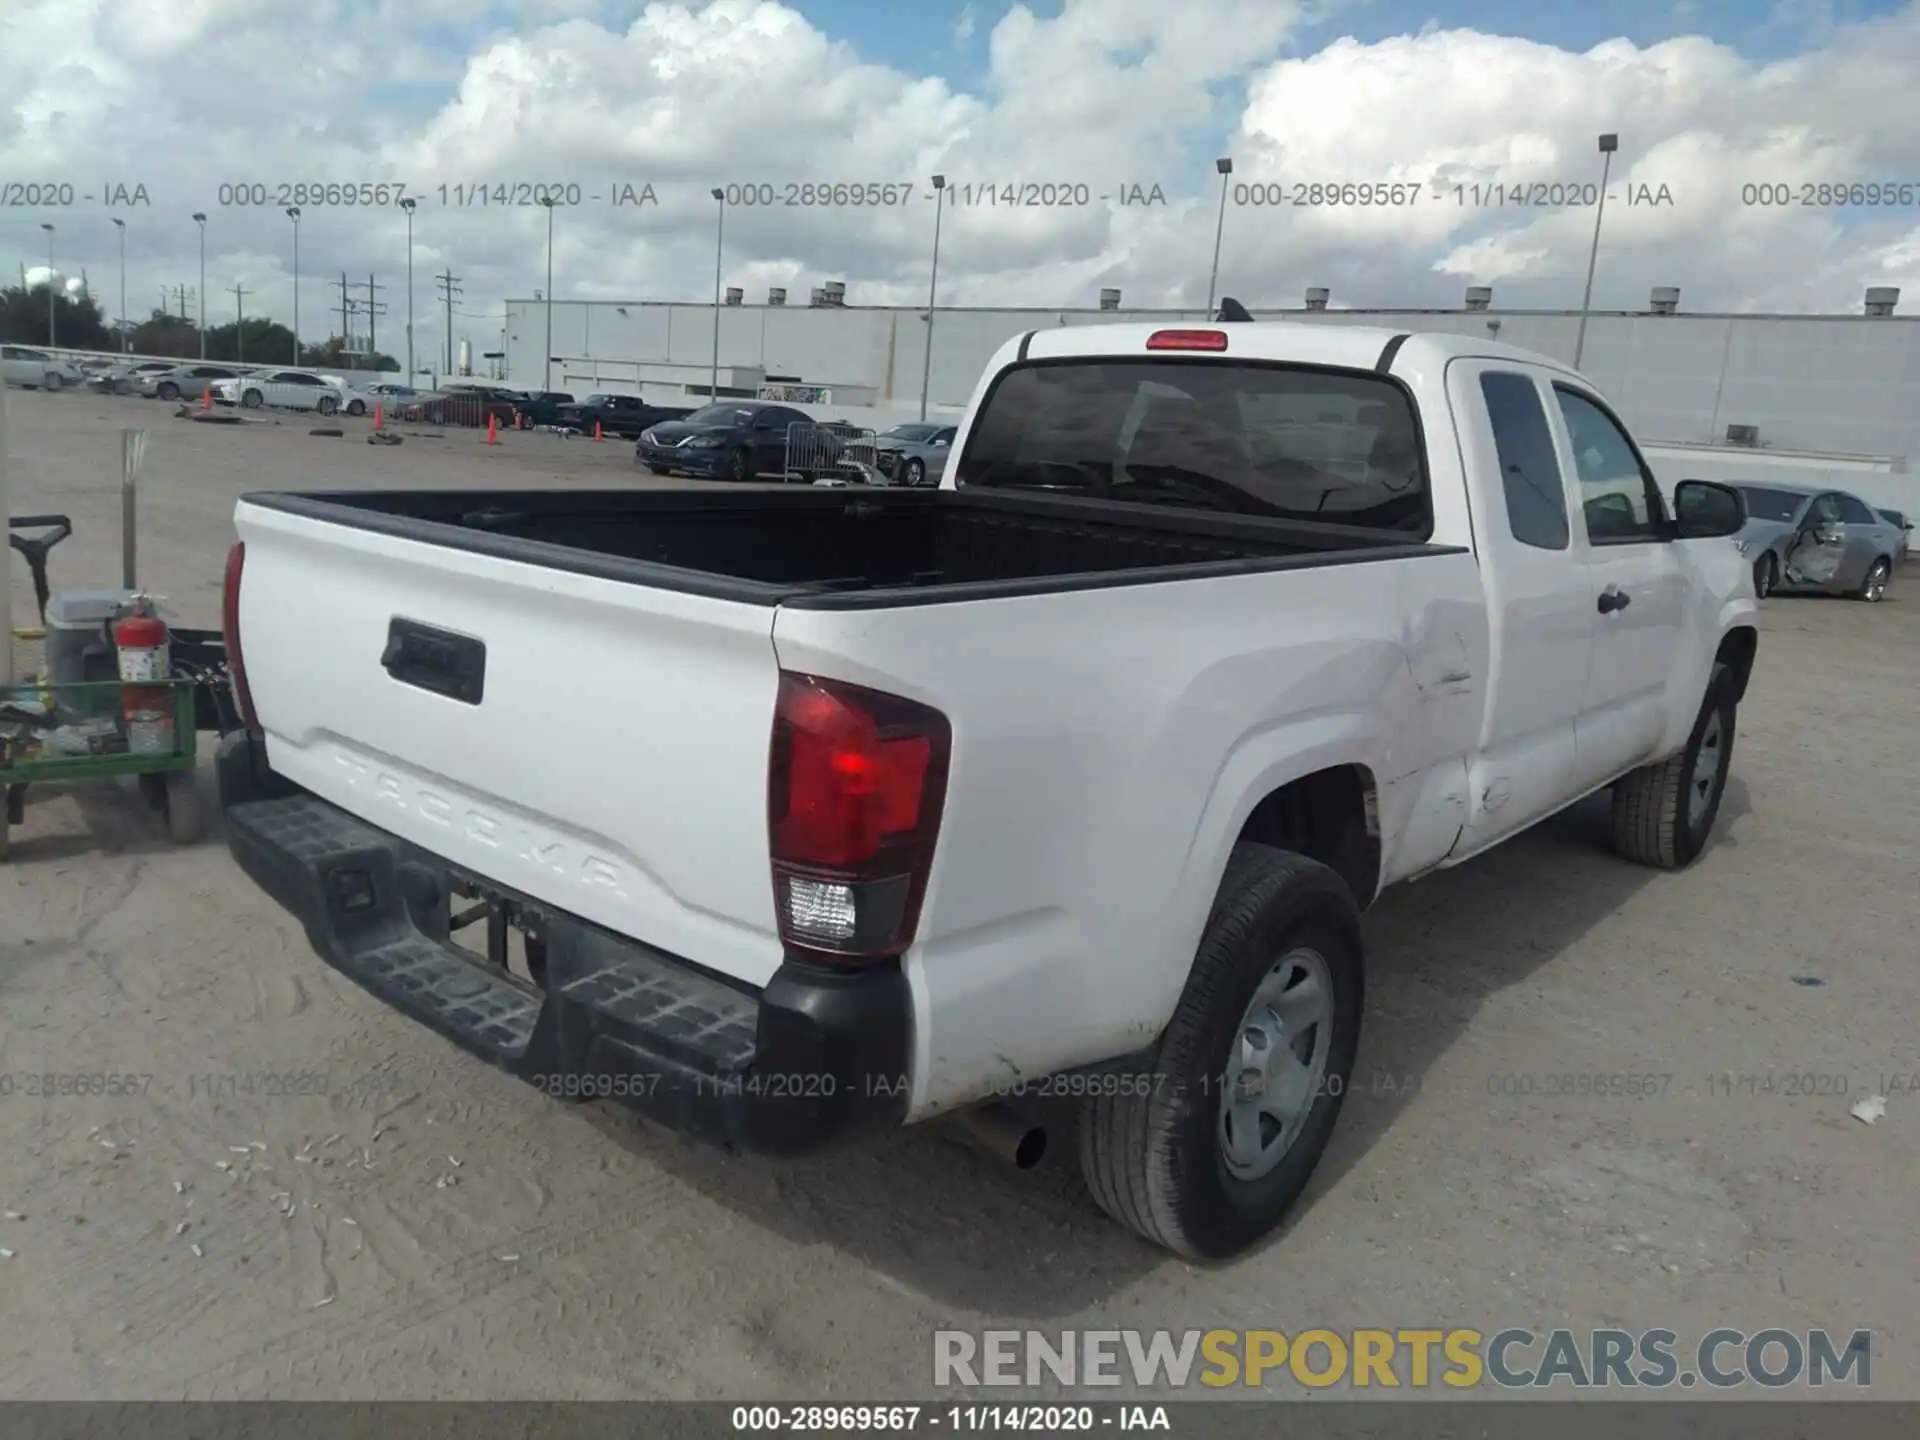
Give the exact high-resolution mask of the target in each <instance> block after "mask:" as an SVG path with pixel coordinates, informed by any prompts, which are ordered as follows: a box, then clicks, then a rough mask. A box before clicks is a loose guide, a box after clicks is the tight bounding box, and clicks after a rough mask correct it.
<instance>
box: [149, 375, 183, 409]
mask: <svg viewBox="0 0 1920 1440" xmlns="http://www.w3.org/2000/svg"><path fill="white" fill-rule="evenodd" d="M154 394H156V395H158V396H159V397H160V398H161V399H162V400H165V401H166V402H167V403H168V404H172V403H173V402H174V401H175V400H178V399H179V398H180V387H179V386H178V385H176V384H174V383H173V381H171V380H162V381H161V382H160V384H159V386H158V388H156V389H155V391H154Z"/></svg>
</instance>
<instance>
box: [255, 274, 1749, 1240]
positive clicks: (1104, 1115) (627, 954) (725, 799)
mask: <svg viewBox="0 0 1920 1440" xmlns="http://www.w3.org/2000/svg"><path fill="white" fill-rule="evenodd" d="M1223 314H1224V312H1223ZM952 450H953V454H954V456H955V457H956V458H955V461H954V463H952V464H950V465H949V466H948V468H947V472H946V474H945V476H944V477H943V479H942V484H941V486H940V487H939V488H938V489H933V490H909V489H905V488H885V489H878V490H872V489H825V488H822V489H814V488H808V489H803V490H796V489H782V488H779V487H776V486H764V487H756V488H752V489H747V488H740V487H710V486H699V485H686V486H683V487H678V488H671V489H649V490H644V491H631V490H606V491H599V490H583V491H561V492H555V491H533V490H529V491H524V492H517V491H506V492H503V491H478V490H476V491H472V492H439V491H425V490H421V491H386V492H355V493H324V494H321V493H281V492H263V493H255V494H249V495H247V496H245V497H243V498H242V499H241V500H240V501H239V503H238V505H237V507H236V510H235V517H234V518H235V526H236V529H237V532H238V543H237V544H235V545H234V547H233V549H232V552H231V556H230V558H229V561H228V570H227V583H226V597H225V624H226V632H227V645H228V652H229V657H230V664H231V667H232V671H233V675H234V678H235V682H236V686H237V690H238V694H239V697H240V701H241V704H242V705H243V706H244V712H245V724H244V727H243V728H241V729H238V730H236V731H235V732H234V733H232V734H231V735H229V736H227V737H225V739H224V740H223V742H222V746H221V753H220V763H219V771H220V781H221V789H222V797H223V803H224V807H225V811H226V818H227V822H228V831H229V835H230V846H231V849H232V853H233V855H234V856H235V858H236V859H237V861H238V863H239V864H240V865H241V866H242V867H243V868H244V869H245V871H246V872H247V873H248V874H249V875H251V876H252V877H254V879H255V880H256V881H258V883H260V884H261V885H262V886H264V887H265V888H266V889H267V890H268V891H269V892H270V893H271V894H272V895H273V896H274V897H276V898H277V899H278V901H279V902H280V903H282V904H283V905H285V906H286V907H287V908H288V909H289V910H290V911H292V913H293V914H294V915H295V916H297V917H298V918H299V920H300V922H301V923H302V924H303V926H304V927H305V930H306V933H307V936H308V938H309V940H310V942H311V944H312V945H313V947H314V949H315V950H316V951H318V953H319V955H320V957H321V959H323V960H324V961H325V962H326V963H327V964H329V965H331V966H333V967H334V968H336V969H338V970H340V971H342V972H343V973H344V974H346V975H347V976H349V977H351V978H352V979H353V980H355V981H357V982H358V983H359V984H360V985H361V986H363V987H365V989H367V990H368V991H371V992H372V993H373V994H374V995H376V996H378V997H380V998H381V999H383V1000H385V1001H386V1002H388V1003H389V1004H391V1005H393V1006H395V1007H397V1008H399V1009H400V1010H402V1011H404V1012H406V1013H408V1014H409V1015H411V1016H413V1017H414V1018H415V1019H417V1020H419V1021H420V1022H422V1023H424V1024H426V1025H428V1026H430V1027H432V1028H433V1029H434V1030H436V1031H438V1032H439V1033H440V1034H441V1035H443V1036H444V1037H446V1038H447V1039H448V1040H451V1041H453V1042H454V1043H456V1044H458V1045H460V1046H462V1047H464V1048H465V1049H466V1050H468V1051H470V1052H472V1054H474V1055H475V1056H478V1057H480V1058H481V1059H483V1060H486V1061H490V1062H491V1063H493V1064H495V1065H497V1066H500V1067H503V1068H504V1069H506V1070H508V1071H510V1072H513V1073H515V1074H518V1075H520V1076H523V1077H526V1078H528V1079H530V1080H532V1081H533V1082H535V1083H536V1084H538V1085H539V1086H540V1087H541V1088H542V1089H545V1090H548V1091H549V1092H550V1093H554V1094H559V1095H563V1096H611V1097H614V1098H618V1099H620V1100H622V1101H624V1102H626V1103H629V1104H631V1105H632V1106H634V1107H635V1108H637V1109H638V1110H640V1111H641V1112H643V1113H644V1114H646V1115H649V1116H652V1117H653V1118H654V1119H656V1120H658V1121H661V1122H664V1123H665V1124H666V1125H668V1126H671V1127H674V1128H677V1129H680V1130H682V1131H685V1132H689V1133H691V1134H694V1135H696V1136H700V1137H704V1138H706V1139H709V1140H713V1141H717V1142H720V1143H723V1144H729V1145H735V1146H738V1147H741V1148H745V1149H749V1150H758V1151H763V1152H771V1153H787V1154H791V1153H795V1152H801V1151H808V1150H813V1149H816V1148H818V1147H821V1146H824V1145H827V1144H828V1143H830V1142H833V1141H836V1140H839V1139H841V1138H843V1137H846V1136H849V1135H853V1134H856V1133H862V1132H866V1131H869V1130H871V1129H873V1128H875V1127H888V1126H897V1125H900V1124H903V1123H906V1124H912V1123H918V1122H922V1121H926V1120H929V1119H932V1118H933V1117H936V1116H942V1115H948V1114H954V1115H958V1116H967V1115H972V1116H974V1117H976V1118H975V1121H974V1122H973V1123H975V1124H976V1125H979V1124H981V1123H982V1122H981V1121H980V1119H979V1117H984V1116H993V1117H1004V1116H1007V1115H1009V1114H1015V1113H1017V1112H1018V1111H1019V1110H1020V1108H1021V1104H1022V1102H1023V1100H1030V1098H1031V1096H1032V1095H1033V1094H1035V1093H1038V1092H1040V1091H1042V1090H1043V1089H1045V1090H1050V1091H1051V1092H1052V1093H1055V1094H1060V1093H1064V1094H1067V1095H1070V1096H1073V1097H1075V1098H1074V1102H1073V1103H1075V1104H1077V1105H1078V1106H1079V1108H1080V1114H1079V1117H1078V1125H1077V1134H1078V1148H1079V1154H1080V1159H1081V1163H1082V1167H1083V1169H1084V1172H1085V1175H1086V1179H1087V1181H1088V1183H1089V1185H1090V1188H1091V1190H1092V1192H1093V1194H1094V1196H1095V1197H1096V1198H1097V1200H1098V1201H1099V1203H1100V1204H1101V1205H1102V1206H1103V1207H1104V1208H1105V1209H1106V1210H1107V1211H1108V1212H1109V1213H1110V1214H1111V1215H1113V1216H1114V1217H1115V1218H1116V1219H1118V1220H1119V1221H1121V1222H1123V1223H1125V1224H1126V1225H1129V1226H1131V1227H1133V1228H1134V1229H1135V1230H1136V1231H1138V1232H1139V1233H1141V1234H1142V1235H1144V1236H1146V1237H1148V1238H1149V1239H1150V1240H1153V1241H1155V1242H1158V1243H1160V1244H1162V1245H1164V1246H1166V1247H1169V1248H1170V1249H1172V1250H1174V1251H1176V1252H1178V1253H1181V1254H1183V1255H1186V1256H1190V1257H1195V1258H1203V1259H1204V1258H1219V1257H1226V1256H1231V1255H1233V1254H1235V1253H1237V1252H1240V1251H1242V1250H1244V1249H1245V1248H1247V1247H1248V1246H1250V1245H1252V1244H1253V1243H1254V1242H1256V1241H1257V1240H1258V1239H1259V1238H1260V1237H1261V1236H1263V1235H1264V1234H1266V1233H1268V1232H1269V1231H1270V1230H1271V1229H1272V1228H1273V1227H1274V1226H1275V1224H1276V1223H1277V1221H1278V1220H1279V1218H1280V1217H1281V1215H1282V1213H1283V1212H1284V1211H1285V1210H1286V1208H1287V1207H1288V1205H1289V1203H1290V1202H1291V1201H1292V1200H1294V1198H1295V1197H1296V1196H1298V1195H1299V1193H1300V1192H1301V1190H1302V1189H1303V1187H1304V1186H1305V1185H1306V1183H1307V1180H1308V1177H1309V1175H1310V1174H1311V1172H1312V1170H1313V1167H1314V1165H1315V1163H1316V1161H1317V1160H1318V1158H1319V1156H1320V1154H1321V1152H1322V1151H1323V1149H1324V1148H1325V1146H1326V1144H1327V1141H1328V1137H1329V1134H1330V1133H1331V1131H1332V1130H1333V1128H1334V1125H1335V1121H1336V1118H1337V1116H1338V1114H1339V1111H1340V1104H1341V1096H1342V1093H1343V1090H1344V1088H1345V1087H1344V1082H1345V1080H1346V1078H1347V1076H1348V1074H1349V1072H1350V1069H1351V1067H1352V1065H1353V1063H1354V1055H1355V1049H1356V1045H1357V1043H1358V1039H1359V1029H1360V1021H1361V1008H1362V1006H1361V1001H1362V993H1363V983H1362V981H1363V976H1362V954H1361V937H1360V929H1359V926H1358V923H1357V921H1358V916H1359V914H1360V912H1361V910H1362V909H1363V908H1364V907H1366V906H1368V905H1370V904H1372V903H1373V901H1374V900H1375V898H1376V897H1377V896H1378V895H1379V894H1380V892H1381V891H1382V890H1383V889H1384V888H1385V887H1386V886H1389V885H1392V884H1395V883H1397V882H1400V881H1404V880H1409V879H1412V878H1413V877H1415V876H1419V875H1422V874H1424V873H1427V872H1429V871H1433V870H1436V869H1439V868H1442V867H1446V866H1451V865H1457V864H1460V863H1461V862H1463V861H1466V860H1469V859H1471V858H1472V857H1473V856H1475V855H1478V854H1480V853H1481V852H1483V851H1485V850H1486V849H1488V848H1489V847H1490V846H1493V845H1497V844H1499V843H1500V842H1501V841H1503V840H1506V839H1508V838H1509V837H1510V836H1512V835H1514V834H1515V833H1516V832H1518V831H1520V830H1523V829H1525V828H1526V827H1528V826H1530V825H1532V824H1534V823H1536V822H1537V821H1539V820H1541V819H1542V818H1543V817H1545V816H1548V815H1551V814H1553V813H1554V812H1555V811H1558V810H1561V809H1563V808H1565V807H1567V806H1569V805H1571V804H1573V803H1575V802H1576V801H1579V800H1580V799H1582V797H1585V796H1587V795H1590V794H1593V793H1595V792H1598V791H1602V790H1609V789H1610V790H1611V806H1612V809H1611V815H1612V840H1613V844H1614V845H1615V846H1616V847H1617V849H1618V850H1619V851H1620V853H1621V854H1622V855H1623V856H1624V857H1626V859H1628V860H1629V861H1634V862H1639V863H1641V864H1645V865H1651V866H1658V867H1665V868H1669V869H1678V868H1680V867H1684V866H1686V865H1687V864H1689V862H1691V861H1692V860H1693V859H1694V858H1695V857H1696V856H1697V855H1698V854H1699V853H1700V852H1701V849H1702V847H1703V846H1705V845H1706V844H1707V841H1708V837H1709V832H1710V831H1711V830H1712V828H1713V825H1714V820H1715V816H1716V813H1717V811H1718V809H1719V806H1720V801H1721V796H1722V794H1723V793H1724V787H1725V785H1726V781H1727V773H1728V764H1729V762H1730V759H1731V755H1732V749H1733V741H1734V728H1735V723H1734V721H1735V707H1736V706H1737V705H1738V704H1739V703H1740V700H1741V698H1742V696H1743V694H1744V692H1745V690H1746V688H1747V681H1748V676H1749V674H1750V673H1751V671H1752V668H1753V662H1754V652H1755V644H1756V631H1755V620H1756V611H1757V605H1756V602H1755V599H1754V594H1753V582H1752V577H1751V575H1750V574H1749V572H1748V567H1747V565H1746V563H1745V561H1744V560H1743V559H1742V557H1741V556H1740V555H1739V553H1738V552H1737V551H1736V549H1735V548H1734V545H1733V543H1732V541H1731V539H1730V537H1731V536H1732V535H1734V534H1735V533H1736V532H1737V531H1738V530H1739V529H1740V527H1741V525H1742V523H1743V521H1744V516H1745V511H1744V506H1743V503H1742V501H1741V500H1740V497H1739V496H1738V494H1737V493H1735V492H1734V491H1732V490H1729V489H1727V488H1726V487H1723V486H1718V485H1712V484H1708V483H1705V482H1698V481H1685V482H1682V483H1681V484H1679V485H1678V486H1676V487H1675V490H1674V493H1673V496H1672V499H1671V502H1669V501H1668V499H1667V498H1666V497H1664V496H1663V494H1662V492H1661V490H1660V488H1659V487H1658V486H1657V485H1656V484H1655V481H1654V477H1653V474H1652V472H1651V471H1650V470H1649V468H1648V466H1647V463H1646V461H1645V460H1644V459H1643V458H1642V455H1641V453H1640V450H1639V448H1638V447H1637V446H1636V444H1635V442H1634V441H1633V439H1632V437H1631V436H1630V435H1629V433H1628V431H1627V428H1626V427H1625V426H1624V425H1623V424H1622V423H1621V422H1620V420H1619V419H1618V417H1617V415H1616V414H1615V412H1614V410H1613V409H1612V408H1611V407H1610V406H1609V405H1608V403H1607V401H1606V399H1605V398H1604V397H1603V396H1602V395H1601V394H1600V393H1599V391H1598V390H1596V389H1595V388H1594V386H1592V385H1591V384H1590V383H1589V382H1588V381H1587V380H1585V379H1584V378H1582V376H1581V375H1579V374H1578V373H1576V372H1575V371H1573V370H1570V369H1568V368H1567V367H1565V366H1564V365H1562V364H1560V363H1558V362H1557V361H1555V360H1552V359H1549V358H1547V357H1545V356H1543V355H1538V354H1534V353H1531V352H1528V351H1524V350H1520V349H1516V348H1513V347H1511V346H1506V345H1501V344H1498V343H1490V342H1488V341H1486V340H1480V339H1475V338H1469V337H1460V336H1450V335H1434V334H1420V335H1405V334H1394V333H1390V332H1387V331H1384V330H1371V329H1363V328H1357V327H1356V328H1351V329H1349V328H1345V327H1331V326H1325V327H1323V326H1317V325H1315V326H1308V325H1300V324H1275V323H1239V322H1238V316H1235V317H1234V319H1232V320H1225V319H1223V320H1222V322H1220V323H1216V324H1214V325H1209V326H1200V327H1197V328H1165V327H1154V326H1142V325H1118V326H1086V327H1079V328H1073V327H1069V328H1050V329H1045V330H1037V331H1035V332H1033V333H1032V334H1029V335H1026V336H1023V337H1020V338H1018V339H1017V340H1014V341H1012V342H1010V343H1009V344H1008V345H1007V346H1006V347H1005V348H1004V349H1003V350H1002V351H1001V352H1000V353H999V354H998V355H997V356H996V357H995V359H994V360H993V361H992V363H991V365H990V366H989V368H988V369H987V371H986V372H985V374H984V376H983V377H982V379H981V381H980V384H979V386H978V388H977V390H976V393H975V394H974V397H973V399H972V402H971V404H970V405H969V407H968V409H967V411H966V414H965V417H964V419H963V420H962V422H961V423H960V425H959V427H958V432H957V435H956V437H955V440H954V442H953V445H952ZM316 597H324V599H323V600H321V601H320V602H319V603H323V604H324V606H325V610H326V624H325V625H324V626H320V627H316V626H315V625H314V623H313V618H314V606H315V604H316ZM1521 903H1524V901H1522V902H1521ZM481 918H484V920H485V922H486V928H487V937H486V946H485V950H484V953H483V952H482V951H481V949H480V948H479V946H478V943H477V941H473V940H472V939H471V936H472V932H471V931H467V932H465V933H466V934H467V935H468V937H469V939H468V940H467V941H466V942H463V941H462V940H461V939H459V938H458V937H457V936H456V932H457V931H460V929H461V927H463V926H467V925H469V924H472V925H476V926H477V925H478V924H479V920H480V919H481ZM515 937H523V938H519V939H516V938H515ZM509 942H511V943H513V944H517V945H521V946H522V947H523V949H524V963H523V964H522V965H521V966H520V967H519V968H516V967H515V966H514V965H513V964H512V963H510V954H509ZM514 953H515V954H518V953H519V952H514ZM523 972H524V973H523ZM1020 1123H1025V1122H1024V1121H1022V1122H1020ZM982 1133H985V1130H984V1129H983V1131H982ZM1000 1133H1002V1134H1005V1133H1007V1132H1006V1131H1005V1130H1004V1128H1003V1129H1002V1130H1001V1131H1000ZM1019 1149H1020V1150H1021V1151H1022V1152H1023V1153H1027V1154H1030V1153H1031V1150H1032V1147H1031V1146H1030V1145H1027V1144H1026V1143H1024V1141H1023V1143H1022V1144H1021V1145H1020V1146H1019Z"/></svg>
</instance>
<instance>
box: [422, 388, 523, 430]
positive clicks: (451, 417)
mask: <svg viewBox="0 0 1920 1440" xmlns="http://www.w3.org/2000/svg"><path fill="white" fill-rule="evenodd" d="M518 411H519V396H518V393H517V392H516V391H512V390H508V389H506V388H504V387H503V386H499V385H477V384H475V385H463V384H458V383H453V384H448V385H446V386H444V387H442V389H441V390H440V391H439V392H438V393H436V394H432V395H425V396H421V397H420V398H418V399H415V400H410V401H407V402H406V403H405V404H403V405H402V406H401V407H400V418H401V419H402V420H406V421H410V422H414V423H417V424H422V425H466V426H483V425H485V424H486V423H487V421H489V420H492V421H493V422H494V423H495V424H496V425H498V426H499V427H500V428H502V429H511V428H512V426H513V417H514V416H515V415H516V414H517V413H518Z"/></svg>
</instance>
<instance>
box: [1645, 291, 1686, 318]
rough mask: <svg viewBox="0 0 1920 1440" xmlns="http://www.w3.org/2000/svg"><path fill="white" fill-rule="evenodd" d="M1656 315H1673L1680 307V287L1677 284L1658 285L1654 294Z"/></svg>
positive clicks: (1653, 300) (1653, 301)
mask: <svg viewBox="0 0 1920 1440" xmlns="http://www.w3.org/2000/svg"><path fill="white" fill-rule="evenodd" d="M1652 306H1653V313H1654V314H1655V315H1671V314H1673V312H1674V311H1676V310H1678V309H1679V308H1680V287H1679V286H1677V285H1656V286H1654V287H1653V296H1652Z"/></svg>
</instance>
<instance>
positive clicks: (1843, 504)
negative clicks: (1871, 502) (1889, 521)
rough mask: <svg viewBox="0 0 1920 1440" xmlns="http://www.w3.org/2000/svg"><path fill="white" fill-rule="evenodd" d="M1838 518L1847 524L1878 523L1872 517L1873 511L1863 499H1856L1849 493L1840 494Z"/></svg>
mask: <svg viewBox="0 0 1920 1440" xmlns="http://www.w3.org/2000/svg"><path fill="white" fill-rule="evenodd" d="M1840 518H1841V519H1842V520H1844V521H1846V522H1847V524H1849V525H1877V524H1879V523H1880V522H1879V521H1877V520H1875V519H1874V518H1873V512H1872V511H1871V510H1869V509H1868V508H1867V507H1866V503H1865V502H1864V501H1860V500H1856V499H1854V498H1853V496H1851V495H1842V496H1841V497H1840Z"/></svg>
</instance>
